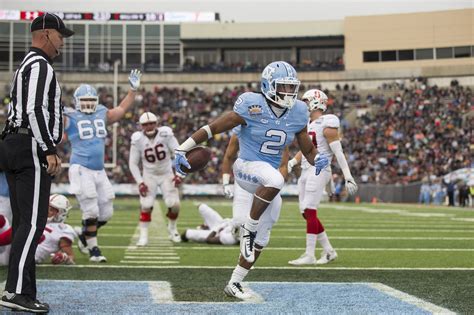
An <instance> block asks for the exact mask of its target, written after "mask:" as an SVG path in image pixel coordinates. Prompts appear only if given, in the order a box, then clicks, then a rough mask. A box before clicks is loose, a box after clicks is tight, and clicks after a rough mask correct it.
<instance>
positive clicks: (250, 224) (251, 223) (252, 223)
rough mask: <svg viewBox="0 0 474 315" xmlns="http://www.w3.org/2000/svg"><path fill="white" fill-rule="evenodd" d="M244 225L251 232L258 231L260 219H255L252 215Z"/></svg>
mask: <svg viewBox="0 0 474 315" xmlns="http://www.w3.org/2000/svg"><path fill="white" fill-rule="evenodd" d="M244 227H245V228H246V229H247V230H249V231H250V232H255V231H257V227H258V220H254V219H252V218H251V217H248V218H247V222H245V225H244Z"/></svg>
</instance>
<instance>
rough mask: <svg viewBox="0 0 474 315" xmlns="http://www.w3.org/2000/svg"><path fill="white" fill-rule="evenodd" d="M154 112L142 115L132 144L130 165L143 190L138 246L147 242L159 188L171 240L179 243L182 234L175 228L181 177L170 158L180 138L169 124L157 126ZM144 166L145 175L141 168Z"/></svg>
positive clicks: (141, 190)
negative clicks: (165, 207) (164, 206)
mask: <svg viewBox="0 0 474 315" xmlns="http://www.w3.org/2000/svg"><path fill="white" fill-rule="evenodd" d="M157 121H158V119H157V117H156V116H155V114H153V113H150V112H145V113H143V114H142V115H141V116H140V119H139V123H140V125H141V127H142V130H141V131H137V132H135V133H133V135H132V140H131V146H130V159H129V167H130V172H131V173H132V175H133V178H134V179H135V181H136V182H137V184H138V191H139V193H140V207H141V209H140V238H139V240H138V242H137V246H146V245H147V244H148V225H149V224H150V222H151V212H152V210H153V203H154V202H155V197H156V193H157V188H158V187H160V189H161V192H162V194H163V200H164V202H165V204H166V206H167V207H168V213H167V214H166V216H167V217H168V233H169V237H170V240H171V241H173V242H175V243H179V242H180V241H181V237H180V235H179V233H178V230H177V227H176V219H177V218H178V214H179V208H180V203H179V191H178V187H179V185H180V184H181V177H180V176H178V175H176V174H175V173H174V171H173V168H172V167H173V164H172V162H171V160H172V159H173V157H174V150H175V149H176V148H177V147H178V140H176V138H175V136H174V135H173V130H171V128H170V127H166V126H161V127H157ZM140 161H141V163H142V166H143V176H142V174H141V173H140V169H139V167H138V165H139V163H140Z"/></svg>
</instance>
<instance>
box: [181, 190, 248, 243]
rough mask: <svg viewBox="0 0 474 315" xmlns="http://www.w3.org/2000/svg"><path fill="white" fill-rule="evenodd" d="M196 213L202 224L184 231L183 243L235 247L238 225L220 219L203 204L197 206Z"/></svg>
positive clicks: (237, 238) (216, 213) (219, 216)
mask: <svg viewBox="0 0 474 315" xmlns="http://www.w3.org/2000/svg"><path fill="white" fill-rule="evenodd" d="M249 195H250V194H249ZM250 197H252V195H250ZM250 201H252V199H250ZM249 210H250V203H249ZM198 211H199V214H200V215H201V217H202V218H203V219H204V223H203V224H202V225H201V226H200V228H196V229H186V230H185V231H184V233H183V234H182V236H181V237H182V239H183V241H184V242H187V241H192V242H197V243H208V244H221V245H235V244H237V243H238V242H239V227H240V224H238V223H236V222H235V221H233V220H232V219H230V218H225V219H224V218H222V216H221V215H220V214H219V213H218V212H217V211H216V210H214V209H212V208H211V207H209V206H208V205H207V204H205V203H201V204H200V205H199V206H198Z"/></svg>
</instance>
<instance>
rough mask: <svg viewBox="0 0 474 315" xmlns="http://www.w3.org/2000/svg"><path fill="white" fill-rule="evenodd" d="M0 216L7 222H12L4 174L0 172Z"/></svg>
mask: <svg viewBox="0 0 474 315" xmlns="http://www.w3.org/2000/svg"><path fill="white" fill-rule="evenodd" d="M0 215H4V216H5V217H6V218H7V220H8V222H11V220H12V208H11V206H10V191H9V189H8V183H7V177H6V176H5V172H2V171H1V170H0Z"/></svg>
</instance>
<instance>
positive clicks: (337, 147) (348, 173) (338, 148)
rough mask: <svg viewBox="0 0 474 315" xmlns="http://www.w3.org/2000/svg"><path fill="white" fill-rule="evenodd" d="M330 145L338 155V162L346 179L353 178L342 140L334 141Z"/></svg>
mask: <svg viewBox="0 0 474 315" xmlns="http://www.w3.org/2000/svg"><path fill="white" fill-rule="evenodd" d="M329 147H330V148H331V151H332V152H333V153H334V155H335V156H336V160H337V164H339V167H340V168H341V171H342V174H344V178H345V179H346V180H347V179H349V178H352V175H351V170H350V169H349V165H348V164H347V160H346V157H345V155H344V152H343V151H342V145H341V141H339V140H337V141H333V142H331V143H330V144H329Z"/></svg>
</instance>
